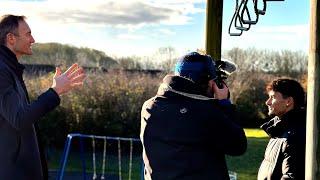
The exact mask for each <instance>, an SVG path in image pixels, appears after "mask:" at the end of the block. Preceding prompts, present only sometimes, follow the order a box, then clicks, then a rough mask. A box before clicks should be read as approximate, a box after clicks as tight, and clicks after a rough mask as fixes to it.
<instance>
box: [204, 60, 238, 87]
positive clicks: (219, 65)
mask: <svg viewBox="0 0 320 180" xmlns="http://www.w3.org/2000/svg"><path fill="white" fill-rule="evenodd" d="M206 56H207V57H208V74H209V79H213V80H214V81H215V82H216V84H217V86H218V87H219V88H223V83H224V80H226V79H227V78H228V77H229V76H230V75H231V74H232V73H233V72H234V71H236V70H237V65H236V64H235V63H233V62H231V61H230V60H227V59H220V60H213V58H212V57H211V56H210V55H206Z"/></svg>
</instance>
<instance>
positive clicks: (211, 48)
mask: <svg viewBox="0 0 320 180" xmlns="http://www.w3.org/2000/svg"><path fill="white" fill-rule="evenodd" d="M222 13H223V0H207V12H206V17H207V18H206V53H207V54H209V55H211V56H212V57H213V58H214V59H216V60H217V59H221V37H222Z"/></svg>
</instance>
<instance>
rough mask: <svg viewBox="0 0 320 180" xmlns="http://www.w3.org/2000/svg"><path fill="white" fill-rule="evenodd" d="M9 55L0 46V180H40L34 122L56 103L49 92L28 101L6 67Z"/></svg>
mask: <svg viewBox="0 0 320 180" xmlns="http://www.w3.org/2000/svg"><path fill="white" fill-rule="evenodd" d="M10 53H12V52H10V51H8V49H7V48H6V47H4V46H0V179H6V180H10V179H12V180H17V179H19V180H29V179H30V180H31V179H32V180H40V179H43V173H42V168H41V161H40V154H39V148H38V142H37V137H36V133H35V128H34V123H35V122H36V121H38V120H39V119H40V118H41V117H43V116H44V115H45V114H46V113H48V112H49V111H51V110H52V109H54V108H55V107H56V106H58V105H59V103H60V98H59V96H58V95H57V93H56V92H55V91H54V90H52V89H49V90H48V91H46V92H45V93H43V94H41V95H40V96H39V97H38V99H37V100H35V101H34V102H32V103H29V102H28V95H27V93H26V90H25V87H24V84H23V82H22V81H21V78H20V79H19V77H18V76H17V74H16V73H15V72H14V71H13V70H12V68H10V67H9V66H8V63H6V62H8V61H17V60H16V58H12V54H10Z"/></svg>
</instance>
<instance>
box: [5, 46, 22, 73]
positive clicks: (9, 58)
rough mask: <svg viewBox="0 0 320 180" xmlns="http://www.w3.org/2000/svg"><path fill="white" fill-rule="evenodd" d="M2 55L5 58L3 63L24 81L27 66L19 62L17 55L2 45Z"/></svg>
mask: <svg viewBox="0 0 320 180" xmlns="http://www.w3.org/2000/svg"><path fill="white" fill-rule="evenodd" d="M0 54H1V55H3V56H4V58H2V59H1V61H3V62H4V63H5V64H6V65H7V66H8V67H9V68H10V69H11V70H12V71H13V72H14V73H15V74H16V75H17V76H18V77H19V78H21V79H22V74H23V70H24V69H25V66H24V65H22V64H20V63H19V62H18V59H17V57H16V55H15V54H14V53H13V52H12V51H11V50H10V49H9V48H8V47H6V46H4V45H0Z"/></svg>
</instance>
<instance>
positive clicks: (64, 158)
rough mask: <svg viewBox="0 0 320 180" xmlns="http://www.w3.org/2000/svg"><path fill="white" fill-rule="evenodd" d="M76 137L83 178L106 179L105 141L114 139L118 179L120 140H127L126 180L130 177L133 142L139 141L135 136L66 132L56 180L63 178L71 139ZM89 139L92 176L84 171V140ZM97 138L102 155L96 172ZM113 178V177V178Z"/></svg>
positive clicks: (119, 179)
mask: <svg viewBox="0 0 320 180" xmlns="http://www.w3.org/2000/svg"><path fill="white" fill-rule="evenodd" d="M75 138H78V139H79V146H80V147H79V148H80V158H81V165H82V177H83V180H87V179H92V180H105V179H108V178H107V177H106V174H105V173H106V171H105V170H106V165H107V162H106V153H107V142H110V141H116V142H117V147H118V149H117V159H118V178H117V179H118V180H122V179H123V178H122V177H123V175H122V171H123V170H122V166H123V165H122V160H121V157H122V156H121V153H122V152H121V151H122V149H121V142H129V146H130V149H129V165H128V169H129V171H128V180H131V179H132V161H133V143H139V144H140V143H141V142H140V140H139V139H137V138H121V137H109V136H96V135H86V134H68V137H67V140H66V143H65V147H64V151H63V155H62V158H61V162H60V169H59V171H58V174H57V177H56V180H63V179H64V173H65V170H66V165H67V160H68V157H69V154H70V150H71V144H72V140H73V139H75ZM85 139H87V140H90V139H91V145H92V169H93V173H92V177H91V178H90V177H89V176H90V175H89V174H87V172H86V160H85V157H84V154H85V152H84V142H83V141H84V140H85ZM97 140H103V155H102V165H101V173H98V172H97V158H96V152H97V151H96V144H97V142H96V141H97ZM141 165H142V166H141V168H142V170H141V179H143V162H142V160H141ZM113 179H114V178H113Z"/></svg>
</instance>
